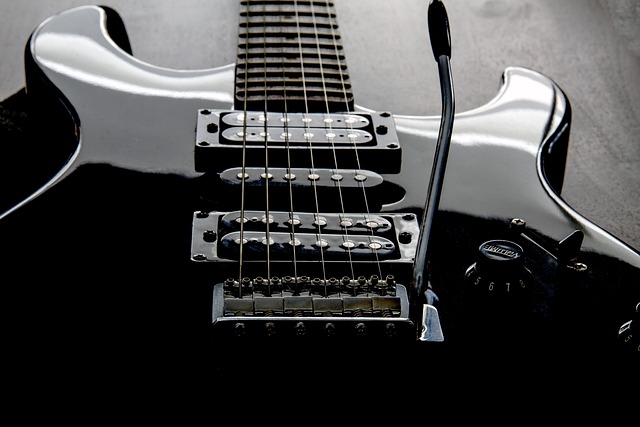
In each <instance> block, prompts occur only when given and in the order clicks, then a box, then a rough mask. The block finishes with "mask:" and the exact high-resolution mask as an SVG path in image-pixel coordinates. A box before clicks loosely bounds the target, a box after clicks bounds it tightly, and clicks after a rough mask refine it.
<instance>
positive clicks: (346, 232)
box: [309, 1, 355, 279]
mask: <svg viewBox="0 0 640 427" xmlns="http://www.w3.org/2000/svg"><path fill="white" fill-rule="evenodd" d="M309 4H310V6H311V16H312V18H311V19H312V22H313V28H314V33H315V39H316V47H317V49H316V50H317V52H318V66H319V68H320V81H321V83H322V90H323V92H324V103H325V110H326V114H327V115H326V118H325V123H326V125H325V129H327V130H328V132H327V133H326V137H327V139H328V142H330V144H331V149H332V154H333V161H334V167H335V170H334V175H336V176H337V175H338V159H337V153H336V147H335V138H334V137H332V136H333V135H334V132H333V125H332V122H333V119H332V117H331V108H330V106H329V95H328V93H327V82H326V80H325V74H324V65H323V61H322V55H321V53H320V49H321V48H320V35H319V31H318V21H317V17H316V11H315V6H314V4H315V2H314V1H311V2H310V3H309ZM324 7H325V8H326V10H327V13H328V14H329V15H330V14H331V9H330V6H329V2H328V1H326V2H325V6H324ZM330 26H331V25H330ZM332 36H333V37H332V40H333V43H334V45H335V43H336V40H335V34H334V33H333V31H332ZM336 60H337V66H338V70H339V72H340V73H342V64H341V62H340V59H339V58H336ZM330 135H331V136H330ZM334 182H335V183H336V186H337V189H338V196H339V199H340V210H341V212H342V219H341V221H340V223H341V226H342V222H343V221H346V220H347V216H346V212H345V209H344V197H343V194H342V185H341V180H340V179H336V180H335V181H334ZM346 225H347V224H345V226H344V227H343V228H344V236H343V244H344V248H345V250H346V253H347V255H348V257H347V258H348V263H349V268H350V270H351V278H352V279H355V270H354V265H353V256H352V254H351V250H352V248H350V247H347V242H350V239H349V230H348V227H347V226H346Z"/></svg>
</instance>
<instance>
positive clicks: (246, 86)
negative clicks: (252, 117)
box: [238, 0, 250, 298]
mask: <svg viewBox="0 0 640 427" xmlns="http://www.w3.org/2000/svg"><path fill="white" fill-rule="evenodd" d="M249 3H250V0H247V1H246V3H245V6H246V16H245V38H244V43H245V46H244V99H243V101H242V103H243V113H242V170H241V172H240V173H241V175H240V179H241V184H240V217H239V218H238V221H239V222H240V239H239V241H238V245H239V246H240V249H239V262H238V293H239V297H240V298H242V275H243V265H244V240H245V239H244V232H245V230H244V224H245V222H246V221H245V204H244V201H245V190H246V185H245V184H246V179H247V165H246V158H247V108H248V105H247V102H248V94H249V8H250V4H249ZM240 46H241V43H238V50H240ZM238 58H240V52H239V53H238Z"/></svg>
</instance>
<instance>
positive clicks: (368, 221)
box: [327, 2, 383, 279]
mask: <svg viewBox="0 0 640 427" xmlns="http://www.w3.org/2000/svg"><path fill="white" fill-rule="evenodd" d="M327 3H328V2H327ZM329 20H330V22H331V24H332V25H330V28H331V37H332V39H333V40H334V41H335V40H336V35H337V34H336V33H335V30H334V24H335V27H337V25H338V24H337V21H336V20H335V15H332V14H329ZM333 47H334V51H335V55H336V58H339V57H340V55H339V54H340V52H339V49H338V44H337V43H335V42H334V44H333ZM338 75H339V76H340V83H341V87H342V92H343V96H344V101H345V111H346V112H347V116H351V114H352V111H351V108H350V107H349V99H348V94H347V87H346V82H345V78H344V74H343V72H342V67H339V73H338ZM347 125H348V129H349V133H351V134H353V133H354V132H353V131H354V129H353V123H352V122H351V121H349V122H348V123H347ZM353 152H354V155H355V157H356V164H357V166H358V170H359V171H361V170H362V167H361V164H360V156H359V154H358V144H357V143H356V141H355V139H354V141H353ZM358 186H360V188H362V196H363V199H364V205H365V211H366V213H367V216H366V217H365V226H366V227H367V228H368V229H369V248H370V250H371V252H372V253H373V255H374V256H375V259H376V265H377V267H378V277H379V278H380V279H382V277H383V276H382V264H381V262H380V257H379V255H378V250H377V249H376V248H375V247H373V246H372V245H373V244H374V242H375V234H374V231H373V228H372V227H369V224H373V223H374V222H375V221H371V211H370V210H369V200H368V198H367V190H366V187H365V185H364V181H358Z"/></svg>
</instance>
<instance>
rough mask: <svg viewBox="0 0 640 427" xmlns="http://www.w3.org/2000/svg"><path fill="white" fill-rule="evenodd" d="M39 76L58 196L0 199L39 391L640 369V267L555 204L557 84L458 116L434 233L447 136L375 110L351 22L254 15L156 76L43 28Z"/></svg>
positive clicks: (275, 8) (562, 110) (108, 13)
mask: <svg viewBox="0 0 640 427" xmlns="http://www.w3.org/2000/svg"><path fill="white" fill-rule="evenodd" d="M25 59H26V67H25V68H26V77H27V94H28V97H29V100H30V111H29V117H30V120H31V121H32V124H33V127H32V133H33V139H32V141H33V144H32V146H30V147H27V148H26V149H25V152H28V153H29V157H28V160H27V161H26V162H25V166H24V167H22V168H21V170H23V171H26V172H25V173H26V174H27V175H30V176H31V182H33V181H36V180H35V179H34V177H39V178H40V181H39V185H37V186H35V187H30V186H24V185H21V184H20V183H19V182H18V181H19V179H16V183H15V186H14V187H15V190H11V189H10V187H9V189H7V187H6V186H5V187H3V189H2V191H3V192H6V193H7V196H8V197H7V198H6V199H5V200H12V201H13V202H12V203H10V204H8V205H7V206H3V208H4V212H3V213H2V214H1V216H0V241H1V242H2V260H1V262H2V269H3V273H4V277H5V286H4V289H5V293H6V295H7V299H6V301H7V304H8V305H9V306H10V307H9V309H10V310H11V313H12V319H13V321H14V322H15V325H20V328H19V330H18V329H15V334H13V333H12V334H11V342H12V343H14V345H13V346H12V348H13V349H14V350H13V351H12V354H13V355H14V356H16V360H20V362H21V363H24V364H25V365H24V366H31V367H32V368H33V369H31V370H30V371H29V372H30V374H29V375H33V376H34V378H35V377H37V378H38V379H39V380H43V379H45V381H43V382H46V383H48V384H51V383H52V382H53V381H52V380H60V379H64V380H65V381H67V382H73V383H74V384H82V385H84V386H87V387H90V386H91V385H95V384H101V383H104V382H111V381H120V382H125V383H128V384H130V383H136V382H137V381H140V382H145V384H149V381H151V383H154V382H156V383H160V382H162V381H168V378H174V379H175V378H179V377H181V376H182V375H184V373H185V372H189V373H190V374H194V373H200V372H201V370H203V369H205V368H203V367H204V366H208V367H213V368H214V370H215V371H216V372H217V373H218V374H221V375H222V377H223V378H225V379H226V380H230V381H231V380H233V379H234V376H235V375H241V374H242V373H245V374H246V373H249V375H250V376H251V375H259V374H258V373H265V372H266V373H276V374H277V375H279V376H280V378H283V377H285V378H288V377H289V376H293V375H296V372H298V371H297V369H298V368H299V367H300V366H306V367H312V368H313V369H312V371H313V372H314V375H316V376H317V378H321V377H322V376H323V374H322V372H323V371H322V368H323V367H329V366H330V367H336V366H338V367H340V369H339V370H340V371H341V372H343V373H346V372H349V371H350V370H352V371H353V372H351V373H349V374H348V375H355V373H360V374H363V373H367V375H370V372H372V371H374V372H375V370H376V369H377V370H378V372H380V371H382V372H387V373H388V372H389V371H387V370H385V368H389V367H394V369H392V370H391V374H389V375H390V376H394V375H396V374H394V373H393V372H395V369H401V370H402V369H403V367H405V366H406V370H407V371H408V370H409V365H412V366H415V365H416V364H417V365H418V366H420V365H422V366H423V367H424V366H425V365H426V364H429V363H431V364H437V365H438V366H441V368H442V369H441V371H442V372H451V371H448V370H447V369H448V368H450V369H453V368H459V367H460V363H459V360H460V359H459V358H460V357H465V358H468V359H467V362H468V361H469V360H483V359H484V360H485V361H486V360H494V361H495V360H496V359H500V364H499V365H501V366H504V362H505V359H506V360H511V361H514V360H517V361H520V360H522V356H523V355H525V356H532V357H533V355H535V356H536V357H538V360H546V361H549V360H551V359H553V360H554V363H558V364H559V365H562V362H563V361H564V362H567V361H569V360H571V359H572V358H574V357H587V358H593V359H592V360H595V359H596V358H600V357H603V356H613V357H616V358H618V357H626V356H629V357H636V358H637V355H638V354H639V353H638V351H639V348H638V345H639V340H638V336H639V335H640V334H639V333H638V332H637V328H638V322H639V321H638V320H637V319H638V313H637V306H636V304H638V302H639V301H640V254H639V253H638V252H637V251H636V250H634V249H633V248H631V247H629V246H628V245H626V244H624V243H623V242H621V241H620V240H618V239H616V238H615V237H613V236H612V235H610V234H609V233H607V232H606V231H604V230H602V229H600V228H598V227H597V226H595V225H594V224H592V223H591V222H589V221H587V220H586V219H585V218H583V217H582V216H580V214H579V213H577V212H575V211H574V210H572V209H571V208H570V207H569V206H568V205H567V204H566V203H565V202H564V201H563V200H562V198H561V197H560V192H561V189H562V184H563V175H564V165H565V156H566V152H567V148H568V141H569V133H570V122H571V109H570V104H569V101H568V100H567V97H566V96H565V94H564V93H563V91H562V90H561V89H560V88H559V87H558V86H557V85H556V84H555V83H554V82H553V81H552V80H551V79H550V78H548V77H546V76H544V75H542V74H540V73H538V72H536V71H533V70H530V69H524V68H517V67H513V68H508V69H506V70H505V71H504V74H503V76H502V78H503V80H502V86H501V88H500V91H499V93H498V94H497V95H496V97H495V98H494V99H493V100H492V101H491V102H489V103H487V104H486V105H483V106H480V107H478V108H476V109H474V110H471V111H467V112H462V113H457V114H456V115H455V126H454V128H453V133H452V138H451V146H450V150H449V152H448V160H447V162H446V174H445V175H444V176H445V178H444V182H443V185H442V186H441V197H440V199H439V206H438V209H437V212H436V215H435V216H434V217H433V219H432V221H431V222H427V221H425V202H426V200H427V197H428V194H427V193H428V188H429V185H430V182H431V181H430V176H431V171H432V165H433V164H434V157H435V154H436V146H437V141H438V135H439V134H440V123H441V119H440V117H416V116H400V115H395V114H394V112H393V111H371V110H369V109H367V108H365V107H362V106H359V105H358V104H357V103H356V101H355V99H356V95H357V94H354V93H352V91H351V86H350V82H349V73H348V68H347V65H346V60H345V56H344V50H343V47H342V45H341V40H340V35H339V29H338V25H337V19H336V15H335V11H334V8H333V4H332V2H329V1H325V0H319V1H316V0H314V1H305V0H295V1H284V0H282V1H272V0H243V1H241V2H240V15H239V34H238V55H237V61H236V63H235V64H230V65H229V66H225V67H221V68H216V69H208V70H199V71H176V70H169V69H164V68H159V67H156V66H153V65H150V64H147V63H144V62H142V61H139V60H137V59H136V58H134V57H133V56H132V55H131V50H130V47H129V43H128V40H127V36H126V33H125V30H124V25H123V23H122V21H121V20H120V18H119V16H118V15H117V13H116V12H115V11H114V10H112V9H108V8H105V7H98V6H81V7H78V8H74V9H71V10H68V11H65V12H62V13H60V14H58V15H55V16H53V17H51V18H50V19H48V20H47V21H45V22H43V23H42V24H41V25H40V26H39V27H38V28H37V29H36V30H35V31H34V32H33V34H32V36H31V38H30V40H29V42H28V45H27V47H26V54H25ZM434 66H435V65H434ZM9 196H10V197H9ZM424 226H428V230H426V231H428V232H429V235H430V237H429V241H428V244H429V248H430V250H429V251H428V255H429V256H428V259H426V260H425V262H424V263H423V264H424V265H417V263H416V262H415V260H416V255H417V254H418V251H420V250H421V244H420V242H421V237H422V236H424V232H425V230H424V229H423V227H424ZM416 272H418V275H422V274H424V277H425V279H424V280H425V281H424V283H423V284H421V285H420V286H416V283H414V281H415V279H414V277H415V276H416ZM416 355H419V356H416ZM294 361H295V363H294ZM410 361H417V362H416V363H413V364H410V363H408V362H410ZM436 361H437V362H436ZM466 364H467V363H464V364H463V365H466ZM287 367H288V368H287ZM396 367H397V368H396ZM287 369H290V371H287ZM345 375H347V374H345ZM399 375H400V376H405V375H406V373H403V374H399ZM196 376H197V374H196ZM141 378H144V380H142V379H141ZM150 378H153V380H150ZM159 378H161V379H159ZM334 379H336V378H334ZM336 381H339V379H336Z"/></svg>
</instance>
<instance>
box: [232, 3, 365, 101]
mask: <svg viewBox="0 0 640 427" xmlns="http://www.w3.org/2000/svg"><path fill="white" fill-rule="evenodd" d="M240 4H241V7H240V19H239V31H238V55H237V61H236V73H235V90H234V92H235V97H234V99H235V109H236V110H243V111H270V112H307V113H310V112H337V111H352V110H353V106H354V100H353V94H352V92H351V83H350V81H349V74H348V71H347V65H346V61H345V55H344V49H343V47H342V44H341V43H340V40H341V37H340V34H339V29H338V24H337V21H336V13H335V9H334V5H333V3H332V2H329V1H325V0H322V1H304V0H243V1H241V3H240Z"/></svg>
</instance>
